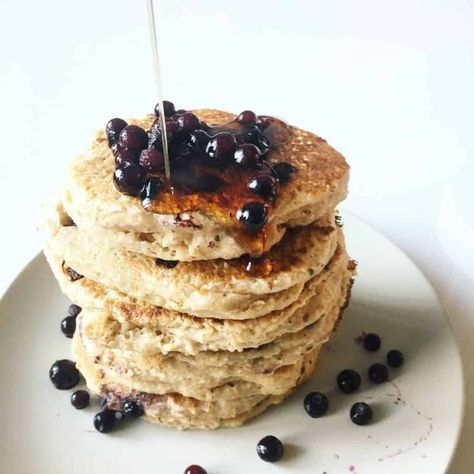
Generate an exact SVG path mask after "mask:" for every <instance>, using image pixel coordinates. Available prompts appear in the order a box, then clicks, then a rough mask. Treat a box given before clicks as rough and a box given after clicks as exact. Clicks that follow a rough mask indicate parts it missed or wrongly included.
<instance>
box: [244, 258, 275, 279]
mask: <svg viewBox="0 0 474 474" xmlns="http://www.w3.org/2000/svg"><path fill="white" fill-rule="evenodd" d="M244 268H245V271H246V272H247V273H249V274H250V275H252V276H256V277H266V276H268V275H270V273H271V272H272V271H273V263H272V261H271V260H270V259H269V258H266V257H256V258H249V259H247V260H246V261H245V262H244Z"/></svg>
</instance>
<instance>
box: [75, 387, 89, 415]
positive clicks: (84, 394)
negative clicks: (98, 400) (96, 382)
mask: <svg viewBox="0 0 474 474" xmlns="http://www.w3.org/2000/svg"><path fill="white" fill-rule="evenodd" d="M90 399H91V397H90V395H89V392H88V391H87V390H76V391H75V392H74V393H73V394H72V395H71V405H72V406H73V407H74V408H77V409H78V410H82V409H83V408H85V407H86V406H88V405H89V401H90Z"/></svg>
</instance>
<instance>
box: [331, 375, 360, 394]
mask: <svg viewBox="0 0 474 474" xmlns="http://www.w3.org/2000/svg"><path fill="white" fill-rule="evenodd" d="M360 382H361V379H360V375H359V374H358V373H357V372H356V371H355V370H352V369H345V370H343V371H341V372H339V374H338V376H337V386H338V387H339V390H340V391H341V392H343V393H354V392H355V391H357V390H358V389H359V387H360Z"/></svg>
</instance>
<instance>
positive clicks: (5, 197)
mask: <svg viewBox="0 0 474 474" xmlns="http://www.w3.org/2000/svg"><path fill="white" fill-rule="evenodd" d="M158 4H159V8H158V15H159V17H158V20H159V25H158V26H159V35H160V51H161V56H162V58H161V59H162V69H163V74H164V77H163V82H164V88H165V95H166V97H168V98H170V99H172V100H174V102H175V103H176V105H177V107H178V108H197V107H215V108H222V109H225V110H230V111H235V112H239V111H240V110H243V109H246V108H251V109H253V110H255V111H256V112H257V113H264V114H270V115H277V116H281V117H284V118H285V119H287V120H288V121H289V122H291V123H293V124H295V125H298V126H300V127H302V128H307V129H309V130H312V131H314V132H316V133H318V134H319V135H321V136H323V137H325V138H326V139H327V140H328V141H329V142H330V143H331V144H332V145H334V146H335V147H336V148H337V149H339V150H340V151H341V152H343V153H344V154H345V156H346V157H347V159H348V161H349V162H350V164H351V165H352V181H351V193H350V197H349V198H348V200H347V201H346V203H345V204H344V207H345V208H346V209H348V210H350V211H351V212H353V213H354V214H356V215H359V216H360V217H362V218H363V219H364V220H366V221H367V222H369V223H370V224H372V225H373V226H374V227H376V228H377V229H379V230H381V231H382V232H383V233H385V234H386V235H388V236H389V237H390V238H391V239H392V240H393V241H395V242H396V243H398V244H399V245H400V246H401V247H402V248H403V249H404V250H405V251H406V253H407V254H408V255H409V256H410V257H411V258H412V259H413V260H414V261H415V262H416V263H417V264H418V265H419V266H420V268H421V269H422V270H423V271H424V273H425V274H426V275H427V276H428V278H429V279H430V280H431V282H432V283H433V285H434V286H435V288H436V290H437V292H438V294H439V297H440V299H441V301H442V303H443V305H444V307H445V308H446V311H447V312H448V314H449V317H450V320H451V322H452V325H453V329H454V332H455V335H456V337H457V339H458V342H459V345H460V348H461V352H462V356H463V360H464V365H465V375H466V379H467V382H468V383H467V410H466V422H465V428H464V431H463V434H462V437H461V441H460V446H459V449H458V453H457V454H456V457H455V459H454V464H453V466H452V469H451V471H452V473H456V474H457V473H462V474H464V473H470V472H472V465H473V463H474V450H473V449H472V446H473V443H474V364H473V362H474V250H473V249H474V211H473V208H474V186H473V183H474V136H473V135H474V134H473V128H474V127H473V125H474V93H473V88H474V86H473V85H474V61H473V59H474V57H473V53H474V2H472V1H461V0H451V1H447V0H445V1H441V0H439V1H437V0H431V1H425V0H419V1H414V0H411V1H408V0H399V1H397V2H387V1H380V0H379V1H376V0H373V1H370V0H360V1H357V2H355V1H349V0H348V1H340V0H339V1H337V0H336V1H335V0H315V1H309V0H306V1H302V0H299V1H297V0H296V1H295V0H293V1H290V0H287V1H275V0H260V1H256V0H253V1H251V0H239V1H234V2H224V1H222V0H221V1H214V0H201V1H191V0H187V1H185V0H182V1H178V0H174V1H172V0H166V1H161V2H158ZM153 80H154V78H153V70H152V64H151V60H150V48H149V40H148V31H147V23H146V9H145V1H144V0H141V1H137V0H135V1H131V0H130V1H125V0H121V1H119V0H100V1H97V0H96V1H92V0H82V1H80V2H69V1H60V0H44V1H35V2H34V1H32V0H26V1H24V2H20V1H18V0H0V205H1V216H2V219H1V234H0V235H1V247H0V248H1V265H0V268H1V272H0V292H1V291H2V290H3V289H5V288H6V286H7V285H8V283H9V282H10V281H11V280H12V279H13V278H14V276H15V275H16V274H17V272H18V271H19V270H20V269H21V268H22V267H23V265H24V264H25V263H26V262H27V261H28V260H29V259H30V258H31V257H32V256H33V255H34V254H35V253H36V252H37V251H38V250H39V249H40V248H41V235H40V234H39V233H38V232H37V230H36V227H37V226H36V223H37V218H36V216H37V213H38V212H37V211H38V206H39V203H40V202H41V200H42V199H44V198H45V197H46V196H47V195H49V194H51V193H52V192H53V191H54V190H55V189H56V188H57V187H58V185H59V183H60V181H61V179H62V178H63V176H64V174H65V172H66V169H67V166H68V163H69V161H70V159H71V158H72V156H73V155H74V154H75V153H77V152H78V151H79V150H80V149H81V147H82V146H84V144H85V143H86V142H87V140H88V138H89V136H90V133H91V132H92V130H93V129H95V128H97V127H100V126H103V124H105V122H106V121H107V120H108V119H109V118H111V117H115V116H123V117H127V116H133V115H142V114H144V113H146V112H150V111H151V110H152V109H153V106H154V102H155V94H154V83H153ZM361 264H363V262H361ZM400 278H401V279H402V278H403V275H400ZM407 337H409V335H407ZM433 371H436V367H433ZM443 384H444V381H443V380H440V381H439V390H440V391H443ZM449 402H450V401H449V400H446V403H449ZM440 409H442V407H440Z"/></svg>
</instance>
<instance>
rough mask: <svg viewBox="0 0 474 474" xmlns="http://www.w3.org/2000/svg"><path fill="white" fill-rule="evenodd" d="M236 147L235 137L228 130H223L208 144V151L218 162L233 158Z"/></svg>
mask: <svg viewBox="0 0 474 474" xmlns="http://www.w3.org/2000/svg"><path fill="white" fill-rule="evenodd" d="M235 148H236V144H235V139H234V137H233V136H232V135H231V134H230V133H227V132H221V133H218V134H217V135H215V136H214V137H212V138H211V139H210V141H209V143H208V144H207V146H206V153H207V154H208V155H209V157H210V158H212V159H213V160H215V161H217V162H218V163H225V162H228V161H230V160H231V159H232V157H233V156H234V151H235Z"/></svg>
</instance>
